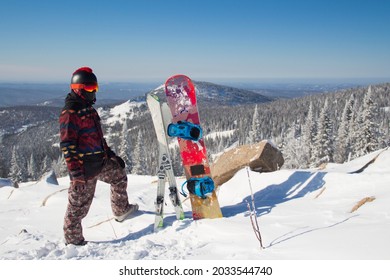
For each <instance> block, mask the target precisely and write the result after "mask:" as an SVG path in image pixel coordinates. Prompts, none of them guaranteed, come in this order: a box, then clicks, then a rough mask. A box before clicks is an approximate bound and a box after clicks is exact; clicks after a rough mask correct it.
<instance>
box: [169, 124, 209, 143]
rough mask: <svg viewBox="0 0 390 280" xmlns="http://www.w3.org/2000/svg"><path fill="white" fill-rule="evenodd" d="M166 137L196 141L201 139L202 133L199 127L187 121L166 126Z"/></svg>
mask: <svg viewBox="0 0 390 280" xmlns="http://www.w3.org/2000/svg"><path fill="white" fill-rule="evenodd" d="M168 135H169V136H170V137H179V138H182V139H185V140H192V141H198V140H199V139H201V138H202V136H203V132H202V128H201V127H200V125H197V124H193V123H191V122H187V121H179V122H178V123H171V124H169V125H168Z"/></svg>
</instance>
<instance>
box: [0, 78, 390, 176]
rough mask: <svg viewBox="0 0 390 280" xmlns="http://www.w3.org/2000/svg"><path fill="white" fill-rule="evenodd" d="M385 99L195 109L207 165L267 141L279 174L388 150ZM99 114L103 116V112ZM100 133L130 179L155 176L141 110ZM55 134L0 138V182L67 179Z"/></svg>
mask: <svg viewBox="0 0 390 280" xmlns="http://www.w3.org/2000/svg"><path fill="white" fill-rule="evenodd" d="M389 93H390V84H382V85H376V86H372V87H369V88H367V87H360V88H354V89H348V90H341V91H337V92H334V93H327V94H321V95H311V96H305V97H301V98H294V99H279V100H276V101H273V102H268V103H257V104H249V105H239V106H238V105H236V106H214V105H213V106H208V105H207V103H204V102H203V103H200V104H199V110H200V119H201V123H202V128H203V131H204V135H205V143H206V146H207V150H208V154H209V159H210V161H213V159H214V157H213V156H212V155H216V154H218V153H221V152H223V151H224V150H226V149H227V148H229V147H232V146H237V145H242V144H248V143H255V142H258V141H261V140H264V139H267V140H271V141H272V142H273V143H274V144H275V145H276V146H278V147H279V148H280V149H281V151H282V153H283V155H284V157H285V165H284V168H308V167H317V166H319V165H320V164H322V163H326V162H338V163H342V162H345V161H348V160H351V159H353V158H356V157H359V156H361V155H364V154H366V153H369V152H372V151H374V150H377V149H380V148H383V147H386V146H388V145H389V120H390V109H389V108H390V104H389V98H388V96H389ZM59 110H60V109H58V114H59ZM99 110H100V111H101V112H108V111H109V108H101V109H99ZM103 120H104V117H103ZM103 128H104V130H105V136H106V138H107V141H108V143H109V145H110V146H111V147H112V148H113V149H114V151H115V152H116V153H117V154H118V155H120V156H121V157H122V158H124V160H125V161H126V168H127V172H128V173H129V174H130V173H131V174H143V175H155V174H156V172H157V165H158V145H157V139H156V135H155V132H154V127H153V123H152V120H151V116H150V113H149V112H148V108H147V106H146V104H145V103H143V104H142V105H140V106H138V107H137V110H136V111H135V112H131V114H130V113H129V114H128V117H125V118H124V119H122V120H118V121H117V122H116V123H114V124H112V123H110V124H107V123H104V121H103ZM226 131H229V133H226ZM215 132H221V133H219V134H215ZM58 133H59V127H58V120H57V116H55V117H52V118H51V119H49V120H47V121H46V122H45V123H44V124H42V123H41V122H40V123H39V124H37V125H36V126H33V125H32V126H31V127H28V128H26V129H25V130H23V131H21V132H17V133H13V134H3V135H2V136H0V177H13V178H14V179H15V180H17V181H19V182H21V181H29V180H37V179H39V178H40V176H42V174H44V173H45V172H46V171H48V170H49V169H54V170H55V172H56V174H57V176H66V175H67V170H66V166H65V163H64V160H63V157H62V154H61V152H60V150H59V145H58V144H59V134H58ZM176 141H177V140H176V139H171V140H170V152H171V157H172V161H173V168H174V172H175V174H176V175H178V176H179V175H182V174H183V169H182V166H181V159H180V155H179V150H178V146H177V145H176V144H175V143H176Z"/></svg>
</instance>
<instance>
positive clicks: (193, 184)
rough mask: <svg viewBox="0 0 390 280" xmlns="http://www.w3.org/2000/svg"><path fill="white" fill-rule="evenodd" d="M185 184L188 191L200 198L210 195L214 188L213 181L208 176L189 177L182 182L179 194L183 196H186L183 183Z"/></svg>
mask: <svg viewBox="0 0 390 280" xmlns="http://www.w3.org/2000/svg"><path fill="white" fill-rule="evenodd" d="M185 184H187V189H188V191H189V192H190V193H191V194H193V195H196V196H199V197H200V198H203V199H205V198H207V196H209V195H211V193H212V192H213V190H214V188H215V187H214V181H213V179H211V178H210V177H207V176H206V177H203V178H191V179H188V180H187V181H185V182H184V183H183V185H182V186H181V194H182V195H183V196H184V197H187V194H186V193H185V191H184V185H185Z"/></svg>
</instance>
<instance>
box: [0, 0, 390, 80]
mask: <svg viewBox="0 0 390 280" xmlns="http://www.w3.org/2000/svg"><path fill="white" fill-rule="evenodd" d="M389 30H390V1H388V0H366V1H361V0H355V1H352V0H350V1H349V0H318V1H314V0H312V1H309V0H306V1H304V0H295V1H292V0H291V1H288V0H257V1H255V0H237V1H232V0H214V1H213V0H208V1H206V0H182V1H177V0H160V1H159V0H154V1H152V0H111V1H98V0H94V1H73V0H70V1H68V0H67V1H63V0H62V1H54V0H52V1H47V0H42V1H31V0H26V1H20V0H2V1H1V4H0V40H1V44H0V81H3V82H4V81H27V82H29V81H32V82H68V81H69V79H70V76H71V73H72V72H73V71H74V70H75V69H76V68H78V67H80V66H90V67H92V68H93V69H94V71H95V73H96V74H97V76H98V78H99V80H101V81H107V82H108V81H128V82H132V81H164V80H165V79H166V78H167V77H169V76H171V75H173V74H177V73H183V74H187V75H189V76H190V77H192V78H194V79H198V80H199V79H203V80H208V81H215V80H223V79H231V80H241V79H251V80H264V79H286V78H298V79H327V78H340V79H343V78H363V77H364V78H366V77H376V78H377V77H379V78H390V31H389ZM389 80H390V79H389Z"/></svg>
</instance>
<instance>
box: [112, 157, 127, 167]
mask: <svg viewBox="0 0 390 280" xmlns="http://www.w3.org/2000/svg"><path fill="white" fill-rule="evenodd" d="M111 159H112V160H114V161H116V162H117V163H119V165H120V166H121V167H122V168H125V167H126V164H125V161H124V160H123V159H122V158H121V157H118V156H114V157H112V158H111Z"/></svg>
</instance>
